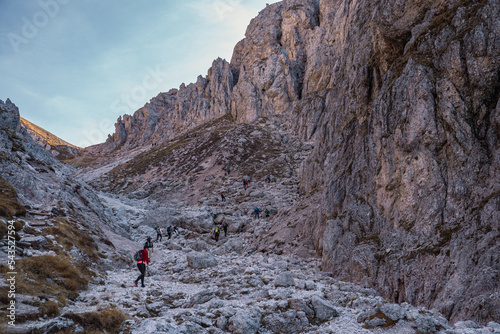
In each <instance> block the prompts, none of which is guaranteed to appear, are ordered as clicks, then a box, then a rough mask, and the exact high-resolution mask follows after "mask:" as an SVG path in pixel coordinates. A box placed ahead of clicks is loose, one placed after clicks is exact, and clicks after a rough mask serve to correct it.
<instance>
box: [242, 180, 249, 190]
mask: <svg viewBox="0 0 500 334" xmlns="http://www.w3.org/2000/svg"><path fill="white" fill-rule="evenodd" d="M247 185H248V181H247V179H243V189H245V190H247Z"/></svg>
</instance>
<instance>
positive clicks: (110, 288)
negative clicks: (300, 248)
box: [16, 174, 500, 334]
mask: <svg viewBox="0 0 500 334" xmlns="http://www.w3.org/2000/svg"><path fill="white" fill-rule="evenodd" d="M205 178H206V176H205ZM240 181H241V180H240V176H239V175H225V174H221V175H219V176H217V177H213V178H212V177H209V178H208V180H207V182H209V183H210V186H208V187H206V189H205V190H206V191H207V192H208V193H210V194H211V195H210V196H204V197H201V198H199V199H198V200H197V202H198V203H195V202H193V203H192V204H190V205H188V204H186V203H181V204H183V205H184V206H183V209H180V210H179V211H178V212H176V213H174V217H173V219H171V220H168V219H166V217H164V220H163V221H165V222H167V221H170V222H179V223H181V224H180V225H181V228H180V233H178V234H174V235H173V236H172V239H171V240H168V239H167V235H166V233H165V232H164V236H163V240H162V241H159V242H155V243H154V245H155V246H154V251H153V253H152V255H151V258H152V260H151V264H150V266H149V270H148V274H147V277H146V279H145V284H146V287H145V288H141V287H135V286H134V285H133V280H134V279H135V278H136V277H137V276H138V274H139V272H138V270H137V267H136V265H135V263H134V262H133V261H132V255H133V253H134V252H135V250H138V249H140V248H141V245H142V243H143V241H144V240H145V237H146V236H151V237H153V240H155V235H156V233H155V232H154V227H156V226H157V225H159V226H161V227H162V228H163V230H164V231H165V230H166V226H165V225H162V224H161V223H159V221H155V223H154V224H153V223H152V220H150V221H149V223H148V217H149V219H151V217H152V216H151V212H150V211H155V210H158V209H157V208H156V209H154V208H155V207H156V206H157V204H154V203H152V201H151V200H147V199H143V200H137V199H129V198H127V197H122V196H118V195H111V194H106V193H101V194H100V199H101V201H102V202H103V203H104V204H105V206H107V209H109V210H110V211H114V212H117V213H119V212H122V214H123V212H126V214H127V215H128V217H136V221H135V222H134V221H132V224H131V226H132V227H131V228H130V230H129V236H130V239H132V240H135V241H130V240H129V239H128V238H124V237H123V236H120V235H118V234H116V233H114V232H112V231H107V232H106V235H107V238H108V240H109V241H110V242H111V243H112V244H114V245H115V247H116V248H115V249H109V250H108V251H107V252H104V253H105V254H107V255H109V257H110V259H116V255H115V254H117V253H118V254H122V257H121V261H122V262H120V261H116V260H112V261H114V263H113V264H112V265H110V266H108V267H107V268H108V270H107V271H106V272H105V273H101V274H102V275H100V276H99V277H97V278H95V279H94V280H93V282H92V283H91V284H90V285H89V289H88V290H85V291H82V292H81V293H80V295H79V297H77V299H76V300H75V301H74V302H72V303H71V304H70V305H68V306H66V307H64V308H63V309H61V312H60V315H59V316H58V317H55V318H52V319H51V318H45V319H44V318H40V319H38V320H34V321H28V322H26V323H24V324H23V325H22V326H20V327H17V328H16V332H17V333H28V332H30V331H32V330H35V332H38V333H69V332H75V333H85V332H87V331H89V330H97V331H106V329H107V330H109V329H110V328H111V327H109V326H111V325H110V323H112V322H113V319H114V317H118V319H122V320H124V321H123V324H121V325H120V326H118V328H120V330H119V331H117V332H120V333H138V334H139V333H269V334H270V333H317V334H320V333H346V334H347V333H449V334H454V333H457V334H458V333H463V334H465V333H497V332H500V325H499V324H497V323H494V322H491V323H489V324H488V326H487V327H480V326H478V325H477V324H475V323H474V322H472V321H465V322H459V323H456V324H455V325H454V326H451V325H450V324H449V323H448V321H447V320H446V319H445V318H444V317H443V316H442V315H440V314H438V313H437V312H434V311H429V310H427V309H425V308H423V307H414V306H411V305H409V304H407V303H402V304H392V303H390V302H389V301H387V300H385V299H384V298H382V297H380V296H378V295H377V293H376V291H375V290H373V289H367V288H363V287H361V286H357V285H354V284H351V283H347V282H343V281H339V280H336V279H334V278H332V277H331V274H328V273H326V272H322V271H321V269H320V265H321V263H320V262H321V261H320V259H318V258H316V257H314V256H312V255H313V254H310V256H308V257H299V256H296V255H292V254H289V253H287V252H283V251H275V247H273V245H268V247H267V248H266V249H265V250H262V249H258V248H257V247H256V244H257V243H258V242H257V241H258V240H259V239H260V238H262V237H263V236H264V235H266V234H268V233H269V232H270V231H271V230H272V228H273V225H274V219H276V218H277V217H279V216H278V215H277V214H278V212H282V211H284V210H287V209H289V208H290V207H291V206H293V205H294V204H296V201H297V200H298V197H299V194H298V191H297V185H296V179H294V176H293V175H292V176H289V177H284V178H282V179H280V180H279V182H278V180H276V179H274V180H273V181H275V182H271V183H267V182H265V179H262V180H257V181H253V182H251V183H250V186H249V188H248V189H247V190H246V191H245V190H244V189H243V185H242V183H241V182H240ZM209 188H210V190H209ZM220 189H225V190H226V196H227V201H226V202H222V201H220V196H218V192H219V191H220ZM270 199H273V201H272V202H273V203H272V204H273V207H271V209H272V213H271V217H270V218H269V219H266V218H265V217H262V216H261V218H259V219H256V218H253V217H252V216H251V215H252V213H253V208H254V207H256V206H257V207H261V208H264V207H266V205H268V204H269V200H270ZM177 205H179V203H177ZM152 208H153V209H152ZM151 209H152V210H151ZM148 210H149V211H148ZM181 211H182V212H181ZM262 211H263V210H262ZM207 212H208V213H207ZM176 215H181V216H182V218H179V217H177V218H176ZM190 215H192V217H191V218H192V219H193V221H198V222H199V225H198V227H195V226H194V225H193V223H186V222H187V220H188V218H190V217H189V216H190ZM200 217H203V218H204V219H205V222H203V221H200ZM222 219H224V220H226V221H227V222H229V232H228V235H227V237H226V236H224V233H223V232H222V233H221V237H220V239H219V241H218V242H216V241H215V240H214V237H213V235H212V233H211V232H208V231H211V230H212V229H213V228H214V226H215V224H219V223H220V222H221V221H222ZM138 222H141V223H138ZM182 222H184V224H182ZM28 224H29V222H28ZM205 225H208V227H206V226H205ZM39 228H40V227H39ZM24 239H28V240H29V238H24ZM48 239H50V238H48ZM295 246H296V245H295ZM39 255H40V254H39ZM115 313H116V314H115ZM99 315H100V316H99ZM120 317H123V318H120ZM104 319H106V320H104ZM120 323H121V322H120Z"/></svg>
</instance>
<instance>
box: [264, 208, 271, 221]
mask: <svg viewBox="0 0 500 334" xmlns="http://www.w3.org/2000/svg"><path fill="white" fill-rule="evenodd" d="M264 213H265V214H266V219H269V214H270V213H271V212H270V211H269V209H268V208H266V211H264Z"/></svg>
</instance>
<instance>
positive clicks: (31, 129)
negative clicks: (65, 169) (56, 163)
mask: <svg viewBox="0 0 500 334" xmlns="http://www.w3.org/2000/svg"><path fill="white" fill-rule="evenodd" d="M20 121H21V125H22V126H23V127H24V128H26V130H27V132H28V133H29V134H30V136H31V138H33V140H34V141H35V142H36V143H37V144H39V145H40V146H42V147H43V148H45V149H46V150H47V151H49V152H50V153H51V154H52V155H53V156H55V157H56V158H58V159H59V160H68V159H73V158H75V157H76V156H77V155H78V152H79V151H80V150H81V148H80V147H78V146H75V145H73V144H70V143H68V142H67V141H65V140H63V139H61V138H59V137H57V136H56V135H54V134H52V133H51V132H49V131H47V130H45V129H43V128H41V127H40V126H38V125H36V124H33V123H31V122H30V121H28V120H27V119H25V118H22V117H20Z"/></svg>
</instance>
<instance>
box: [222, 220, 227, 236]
mask: <svg viewBox="0 0 500 334" xmlns="http://www.w3.org/2000/svg"><path fill="white" fill-rule="evenodd" d="M222 229H223V230H224V236H225V237H227V222H226V221H225V220H224V221H223V222H222Z"/></svg>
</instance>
